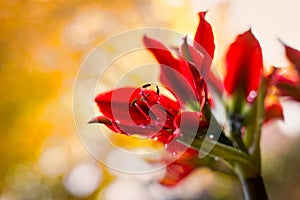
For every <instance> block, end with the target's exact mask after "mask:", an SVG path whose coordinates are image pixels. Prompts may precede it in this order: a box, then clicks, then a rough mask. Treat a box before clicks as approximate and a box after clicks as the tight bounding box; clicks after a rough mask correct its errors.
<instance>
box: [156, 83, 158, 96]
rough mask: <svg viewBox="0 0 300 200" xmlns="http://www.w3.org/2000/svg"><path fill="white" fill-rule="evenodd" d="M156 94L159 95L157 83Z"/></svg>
mask: <svg viewBox="0 0 300 200" xmlns="http://www.w3.org/2000/svg"><path fill="white" fill-rule="evenodd" d="M156 94H157V95H159V88H158V86H157V85H156Z"/></svg>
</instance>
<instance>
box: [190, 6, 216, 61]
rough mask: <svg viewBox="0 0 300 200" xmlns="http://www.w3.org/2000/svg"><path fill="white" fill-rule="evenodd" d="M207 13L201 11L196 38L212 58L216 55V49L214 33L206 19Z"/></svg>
mask: <svg viewBox="0 0 300 200" xmlns="http://www.w3.org/2000/svg"><path fill="white" fill-rule="evenodd" d="M205 14H206V12H200V13H199V18H200V21H199V25H198V28H197V31H196V35H195V38H194V40H195V42H196V43H198V45H200V46H202V47H203V48H204V49H205V50H206V51H207V53H208V55H209V56H210V58H211V59H212V58H213V57H214V50H215V43H214V35H213V32H212V28H211V25H210V24H209V23H208V22H207V21H206V20H205ZM196 47H197V45H196ZM200 51H202V50H200Z"/></svg>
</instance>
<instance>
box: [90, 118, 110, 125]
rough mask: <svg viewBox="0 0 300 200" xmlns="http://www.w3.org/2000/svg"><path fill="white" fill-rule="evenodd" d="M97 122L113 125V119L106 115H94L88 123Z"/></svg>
mask: <svg viewBox="0 0 300 200" xmlns="http://www.w3.org/2000/svg"><path fill="white" fill-rule="evenodd" d="M96 123H100V124H107V125H112V123H111V121H110V120H109V119H108V118H106V117H104V116H98V117H94V118H92V119H91V120H90V121H88V124H96Z"/></svg>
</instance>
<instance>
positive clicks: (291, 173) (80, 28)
mask: <svg viewBox="0 0 300 200" xmlns="http://www.w3.org/2000/svg"><path fill="white" fill-rule="evenodd" d="M299 8H300V4H299V3H298V1H297V0H285V1H283V0H273V1H272V0H265V1H259V0H252V1H243V0H231V1H230V0H211V1H205V0H152V1H146V0H123V1H117V0H109V1H107V0H98V1H95V0H85V1H83V0H73V1H66V0H56V1H50V0H28V1H22V0H19V1H18V0H10V1H4V0H1V4H0V27H1V31H0V83H1V85H0V93H1V100H0V125H1V132H0V137H1V138H0V139H1V144H0V200H15V199H107V200H115V199H116V200H117V199H126V200H127V199H128V200H134V199H195V196H202V197H203V199H233V198H234V197H237V196H238V197H240V195H241V190H240V188H239V185H238V184H237V180H235V179H233V178H231V177H228V176H224V175H221V174H218V173H214V172H212V171H210V170H209V169H206V168H203V169H199V170H197V171H195V172H194V173H193V175H192V176H190V177H188V178H187V179H186V180H185V181H183V182H182V184H180V185H178V186H176V187H174V188H164V187H162V186H160V185H159V184H157V182H156V180H157V179H158V177H157V176H155V175H153V176H147V177H146V178H145V176H135V175H128V174H125V175H124V174H120V173H116V172H114V171H113V170H111V169H108V168H106V167H105V166H104V165H102V164H101V163H99V162H97V161H96V160H94V159H93V158H92V156H91V155H89V153H88V152H87V151H86V150H85V148H84V147H83V145H82V144H81V142H80V139H79V137H78V135H77V133H76V128H75V124H74V121H73V113H72V92H73V91H72V90H73V84H74V81H75V78H76V74H77V72H78V70H79V67H80V64H81V63H82V61H83V59H84V58H85V56H86V55H87V54H88V53H89V52H90V51H91V50H92V48H93V47H95V46H96V45H97V44H99V43H100V42H102V41H104V40H105V39H107V38H108V37H111V36H112V35H114V34H118V33H120V32H122V31H127V30H130V29H134V28H140V27H149V26H152V27H162V28H169V29H172V30H175V31H178V32H181V33H185V34H188V35H190V36H191V37H192V36H193V33H194V31H195V30H196V27H197V23H198V16H197V12H198V11H200V10H202V11H203V10H209V12H208V13H207V19H208V21H210V22H211V24H212V26H213V30H214V33H215V37H216V46H217V48H216V59H215V64H216V65H217V66H218V67H219V69H220V71H221V72H222V69H224V68H222V67H223V63H224V54H225V53H226V50H227V48H228V45H229V44H230V43H231V42H232V41H233V40H234V37H235V36H236V35H237V34H239V33H241V32H243V31H245V30H247V29H249V28H250V27H251V28H252V30H253V32H254V34H255V35H256V36H257V38H258V40H259V41H260V42H261V45H262V48H263V54H264V62H265V65H266V66H270V65H275V66H278V67H287V66H288V65H289V63H288V61H287V60H286V58H285V56H284V52H283V48H282V47H281V45H280V43H279V42H278V38H280V39H282V40H283V41H285V42H286V43H287V44H289V45H291V46H293V47H295V48H298V49H300V38H299V35H300V22H299V18H300V13H299V12H298V11H299ZM92 101H93V99H91V102H92ZM282 102H283V105H284V109H285V122H277V121H275V122H271V123H269V124H267V125H266V126H265V127H264V131H263V132H264V133H263V138H262V140H263V142H262V149H263V176H264V177H265V182H266V187H267V189H268V191H269V193H270V196H271V197H272V199H299V198H300V192H299V191H300V190H299V189H300V172H299V167H300V157H299V152H300V137H299V135H300V126H299V122H300V118H299V112H300V106H299V104H296V103H294V102H291V101H286V100H283V101H282ZM91 117H93V116H91ZM123 139H124V138H123ZM124 140H126V139H124ZM99 145H100V144H99Z"/></svg>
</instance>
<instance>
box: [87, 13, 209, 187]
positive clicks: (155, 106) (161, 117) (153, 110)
mask: <svg viewBox="0 0 300 200" xmlns="http://www.w3.org/2000/svg"><path fill="white" fill-rule="evenodd" d="M199 16H200V23H199V27H198V30H197V33H196V36H195V41H196V42H198V43H199V44H200V45H203V47H199V45H198V46H197V45H195V46H190V45H188V44H187V42H186V40H184V43H183V45H182V46H181V48H180V49H179V52H171V50H169V49H168V48H167V47H166V46H164V45H163V44H162V43H161V42H159V41H157V40H154V39H152V38H149V37H147V36H145V37H144V44H145V46H146V47H147V48H148V49H149V50H150V51H151V52H152V53H153V55H154V56H155V57H156V59H157V61H158V62H159V64H160V65H161V73H160V81H161V82H162V83H163V84H164V85H165V86H166V87H167V88H168V89H169V90H170V91H171V92H172V93H173V94H174V96H175V97H176V100H175V101H174V100H172V99H170V98H168V97H167V96H165V95H163V94H160V92H159V88H158V87H157V89H156V91H154V90H151V89H150V88H148V86H149V84H147V85H145V86H143V87H141V88H118V89H115V90H112V91H109V92H105V93H102V94H99V95H98V96H97V97H96V98H95V101H96V103H97V105H98V107H99V109H100V111H101V113H102V115H101V116H98V117H96V118H94V119H92V120H91V121H90V123H102V124H105V125H106V126H107V127H108V128H110V129H111V130H112V131H114V132H117V133H121V134H126V135H135V134H137V135H141V136H144V137H146V138H149V139H155V140H158V141H160V142H162V143H164V144H165V145H166V146H167V147H168V150H169V151H172V152H174V151H178V150H179V151H180V150H181V149H182V148H183V147H184V149H185V150H186V151H185V152H184V153H183V154H182V155H181V156H180V157H179V158H178V159H177V160H176V161H174V162H172V163H171V164H170V165H168V167H167V174H166V177H165V178H164V179H163V180H162V183H163V184H166V185H174V184H176V183H177V182H178V181H180V180H181V179H182V178H184V177H185V176H187V175H188V174H189V173H190V172H191V171H192V170H193V169H194V168H195V167H197V165H199V163H198V162H195V161H196V160H199V158H198V151H196V150H193V149H190V148H187V147H186V146H184V145H182V144H181V143H178V142H176V141H175V140H173V139H174V138H175V137H179V136H180V135H181V134H182V133H187V132H193V133H195V134H196V133H197V132H198V131H199V130H200V128H199V127H200V126H201V127H202V129H203V130H205V129H206V128H207V127H208V122H207V121H206V119H205V117H204V116H202V114H201V113H200V111H201V105H203V104H204V102H208V99H207V98H208V94H207V88H206V87H207V86H206V84H205V82H204V80H203V78H202V77H201V75H200V71H201V68H203V65H204V64H203V61H204V59H205V58H204V55H209V56H210V57H212V56H213V51H214V42H213V34H212V30H211V27H210V25H209V23H208V22H206V21H205V19H204V16H205V13H200V14H199ZM206 51H207V52H206ZM174 54H177V55H174ZM207 60H209V61H211V58H210V59H207ZM197 103H199V105H200V106H197V105H196V106H195V104H197ZM191 104H192V105H194V106H195V107H194V110H196V111H198V112H195V113H193V112H184V113H181V109H180V107H181V106H183V107H187V106H188V105H191ZM189 119H192V120H189ZM191 127H192V128H191ZM191 161H192V162H191ZM163 162H165V161H163ZM170 173H172V175H170Z"/></svg>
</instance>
